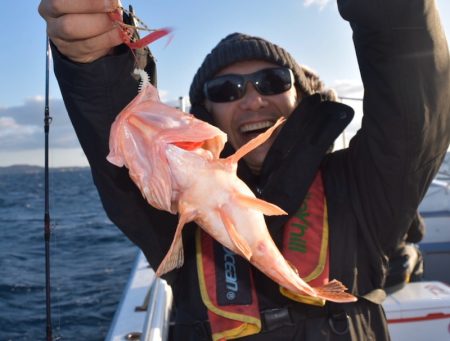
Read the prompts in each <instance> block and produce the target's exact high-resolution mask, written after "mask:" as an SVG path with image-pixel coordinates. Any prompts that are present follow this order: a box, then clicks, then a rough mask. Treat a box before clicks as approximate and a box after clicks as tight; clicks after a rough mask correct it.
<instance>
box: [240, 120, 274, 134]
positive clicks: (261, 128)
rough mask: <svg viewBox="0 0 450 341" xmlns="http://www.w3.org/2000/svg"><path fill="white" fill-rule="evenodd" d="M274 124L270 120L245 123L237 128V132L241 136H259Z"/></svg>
mask: <svg viewBox="0 0 450 341" xmlns="http://www.w3.org/2000/svg"><path fill="white" fill-rule="evenodd" d="M274 124H275V122H274V121H271V120H265V121H259V122H251V123H245V124H243V125H241V126H240V127H239V132H240V133H241V134H243V135H259V134H261V133H264V132H265V131H266V130H267V129H269V128H270V127H272V126H273V125H274Z"/></svg>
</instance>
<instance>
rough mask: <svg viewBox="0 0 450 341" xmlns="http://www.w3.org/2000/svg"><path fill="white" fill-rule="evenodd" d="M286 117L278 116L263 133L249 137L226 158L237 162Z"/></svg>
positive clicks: (268, 135) (260, 143) (261, 142)
mask: <svg viewBox="0 0 450 341" xmlns="http://www.w3.org/2000/svg"><path fill="white" fill-rule="evenodd" d="M285 120H286V119H285V118H284V117H280V118H279V119H278V121H277V122H276V123H275V124H274V125H273V126H272V127H270V128H269V129H267V130H266V131H265V132H264V133H261V134H259V135H258V136H256V137H255V138H254V139H251V140H250V141H248V142H247V143H246V144H244V145H243V146H242V147H241V148H239V149H238V150H237V151H236V153H234V154H233V155H230V156H229V157H228V158H227V160H229V161H231V162H233V163H237V162H238V161H239V160H240V159H241V158H242V157H244V156H245V155H246V154H248V153H250V152H251V151H252V150H253V149H255V148H257V147H259V146H260V145H262V144H263V143H264V142H266V141H267V140H268V139H269V137H270V135H272V133H273V132H274V130H275V129H276V128H278V126H279V125H280V124H282V123H283V122H284V121H285Z"/></svg>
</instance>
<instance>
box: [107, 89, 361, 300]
mask: <svg viewBox="0 0 450 341" xmlns="http://www.w3.org/2000/svg"><path fill="white" fill-rule="evenodd" d="M282 123H283V120H282V119H281V120H279V121H278V122H277V123H276V124H275V125H274V126H273V127H271V128H270V129H268V130H267V131H266V132H264V133H262V134H260V135H259V136H257V137H256V138H255V139H253V140H251V141H249V142H248V143H247V144H245V145H244V146H242V147H241V148H240V149H239V150H237V151H236V153H235V154H233V155H231V156H229V157H228V158H225V159H222V158H219V154H220V152H221V151H222V149H223V147H224V144H225V142H226V135H225V133H223V132H222V131H221V130H219V129H218V128H216V127H214V126H212V125H209V124H207V123H206V122H203V121H200V120H198V119H196V118H194V117H193V116H192V115H190V114H187V113H184V112H182V111H179V110H177V109H175V108H172V107H169V106H166V105H164V104H163V103H161V102H160V100H159V96H158V92H157V90H156V89H155V88H154V87H153V86H151V85H150V84H149V85H146V86H144V87H143V89H142V91H141V92H140V93H139V94H138V95H137V97H136V98H135V99H134V100H133V101H132V102H131V103H130V104H129V105H128V106H127V107H126V108H125V109H124V110H123V111H122V112H121V113H120V114H119V116H118V117H117V118H116V121H115V122H114V124H113V126H112V128H111V135H110V154H109V155H108V160H109V161H110V162H111V163H113V164H115V165H117V166H123V165H125V166H126V167H127V168H128V169H129V173H130V176H131V178H132V179H133V181H134V182H135V183H136V185H137V186H138V187H139V189H140V190H141V192H142V194H143V195H144V197H145V198H146V200H147V201H148V202H149V204H150V205H152V206H154V207H156V208H158V209H162V210H166V211H168V212H171V213H178V214H179V221H178V226H177V229H176V232H175V236H174V239H173V241H172V245H171V246H170V249H169V251H168V253H167V255H166V256H165V258H164V259H163V261H162V262H161V264H160V266H159V268H158V269H157V271H156V273H157V275H159V276H160V275H163V274H164V273H167V272H169V271H171V270H173V269H175V268H178V267H181V266H182V265H183V262H184V257H183V243H182V230H183V227H184V225H185V224H186V223H188V222H190V221H195V222H196V223H197V224H198V225H199V226H200V227H201V228H202V229H204V230H205V231H206V232H207V233H208V234H209V235H210V236H211V237H213V238H214V239H216V240H217V241H218V242H220V243H221V244H222V245H224V246H226V247H227V248H228V249H230V250H232V251H233V252H235V253H236V254H239V255H241V256H242V257H244V258H245V259H247V260H248V261H249V262H250V263H251V264H253V265H254V266H256V267H257V268H258V269H260V270H261V271H262V272H263V273H265V274H266V275H267V276H268V277H270V278H271V279H272V280H274V281H275V282H277V283H278V284H280V285H281V286H282V287H284V288H286V289H288V290H290V291H292V292H293V293H298V294H301V295H305V294H306V295H310V296H313V297H319V298H323V299H326V300H330V301H335V302H352V301H355V300H356V298H355V297H354V296H353V295H351V294H348V293H346V292H345V290H346V288H345V286H344V285H342V283H340V282H338V281H336V280H333V281H331V282H329V283H327V284H325V285H324V286H322V287H319V288H313V287H311V286H310V285H308V284H307V283H306V282H305V281H303V280H302V279H301V278H300V276H298V274H297V273H296V271H295V269H293V268H292V267H291V266H290V265H289V264H288V262H287V261H286V260H285V259H284V257H283V256H282V254H281V253H280V251H279V250H278V248H277V246H276V245H275V243H274V242H273V240H272V238H271V236H270V234H269V232H268V229H267V226H266V223H265V221H264V216H263V215H264V214H265V215H281V214H286V212H284V211H283V210H282V209H281V208H279V207H278V206H276V205H273V204H271V203H268V202H266V201H264V200H261V199H258V198H256V197H255V195H254V194H253V192H252V191H251V190H250V189H249V188H248V186H247V185H246V184H245V183H244V182H243V181H242V180H240V179H239V178H238V177H237V175H236V170H237V162H238V161H239V160H240V159H241V158H242V157H243V156H245V155H246V154H247V153H249V152H250V151H252V150H253V149H255V148H257V147H258V146H259V145H261V144H262V143H264V142H265V141H266V140H267V139H268V138H269V137H270V135H271V134H272V133H273V132H274V130H275V129H277V128H278V127H279V125H280V124H282Z"/></svg>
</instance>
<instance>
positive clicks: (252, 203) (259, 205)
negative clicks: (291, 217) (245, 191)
mask: <svg viewBox="0 0 450 341" xmlns="http://www.w3.org/2000/svg"><path fill="white" fill-rule="evenodd" d="M234 197H235V198H236V200H237V201H238V202H239V204H241V205H243V206H246V207H249V208H254V209H256V210H258V211H261V212H262V213H263V214H265V215H285V214H287V212H286V211H284V210H283V209H282V208H280V207H278V206H277V205H274V204H271V203H270V202H267V201H265V200H261V199H258V198H252V197H249V196H248V195H242V194H239V193H235V195H234Z"/></svg>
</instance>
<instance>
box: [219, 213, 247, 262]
mask: <svg viewBox="0 0 450 341" xmlns="http://www.w3.org/2000/svg"><path fill="white" fill-rule="evenodd" d="M217 212H218V213H219V215H220V218H221V219H222V222H223V224H224V225H225V228H226V230H227V232H228V235H229V236H230V239H231V241H232V242H233V243H234V246H236V248H237V249H238V250H239V251H240V252H241V255H242V256H243V257H244V258H246V259H247V260H250V258H251V257H252V250H251V248H250V245H248V243H247V241H246V240H245V239H244V238H242V236H241V235H240V234H239V233H238V231H237V230H236V228H235V227H234V224H233V222H232V221H231V219H230V218H229V217H228V215H227V214H226V213H225V212H224V211H223V210H222V209H221V208H218V209H217Z"/></svg>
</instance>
